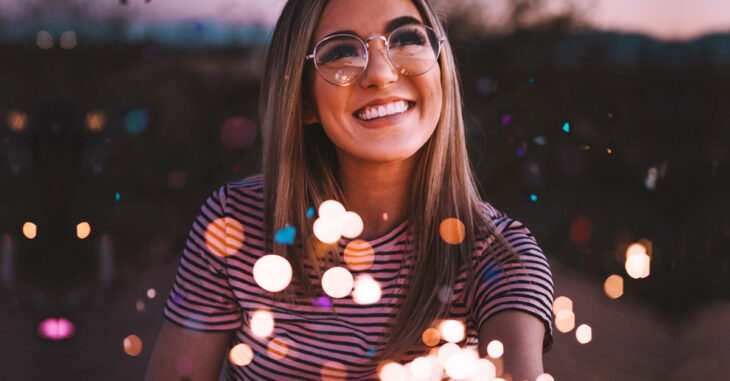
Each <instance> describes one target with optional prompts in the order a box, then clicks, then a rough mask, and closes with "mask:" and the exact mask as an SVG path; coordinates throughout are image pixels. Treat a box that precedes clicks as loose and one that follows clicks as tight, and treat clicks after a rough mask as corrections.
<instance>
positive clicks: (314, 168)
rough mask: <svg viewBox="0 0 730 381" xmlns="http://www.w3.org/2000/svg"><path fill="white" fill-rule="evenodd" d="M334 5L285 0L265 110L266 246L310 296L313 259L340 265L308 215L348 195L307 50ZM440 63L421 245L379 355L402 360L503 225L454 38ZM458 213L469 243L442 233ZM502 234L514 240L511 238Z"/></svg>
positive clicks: (415, 201)
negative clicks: (318, 108) (478, 164)
mask: <svg viewBox="0 0 730 381" xmlns="http://www.w3.org/2000/svg"><path fill="white" fill-rule="evenodd" d="M327 3H328V0H309V1H301V0H299V1H298V0H289V1H288V2H287V3H286V5H285V6H284V9H283V11H282V14H281V16H280V17H279V20H278V22H277V24H276V27H275V30H274V34H273V37H272V40H271V44H270V46H269V51H268V54H267V57H266V65H265V70H266V72H265V74H264V80H263V86H262V90H261V98H260V110H259V115H260V118H261V128H262V132H263V138H264V151H263V181H264V229H265V242H266V246H265V250H267V251H269V252H274V253H278V254H280V255H282V256H285V257H286V258H287V259H288V260H289V262H290V263H291V265H292V268H293V271H294V281H295V287H294V289H296V290H297V291H302V292H301V293H298V294H299V295H300V296H301V295H304V296H305V297H312V296H315V295H316V294H317V291H316V289H315V288H316V287H315V286H316V285H315V284H313V283H312V282H311V281H310V277H311V276H312V271H311V270H308V269H307V268H306V267H307V265H308V266H311V268H312V270H313V271H314V273H316V274H317V275H318V277H317V279H320V277H319V276H320V275H321V270H320V269H321V267H320V266H321V264H322V263H326V262H331V263H333V264H339V263H340V261H339V255H338V252H337V250H336V247H335V246H334V245H332V246H325V245H321V244H319V243H318V241H317V240H316V239H315V238H314V236H313V234H312V228H311V222H310V221H308V220H307V217H306V213H307V210H308V208H309V207H311V206H317V205H319V204H320V203H322V202H323V201H325V200H328V199H336V200H343V195H342V191H341V187H340V184H339V181H338V178H337V175H336V174H337V165H338V164H337V156H336V154H335V149H334V145H333V144H332V142H330V141H329V139H328V138H327V136H326V135H325V134H324V132H323V131H322V129H321V126H304V121H305V117H304V110H305V107H306V106H305V103H306V102H305V99H306V96H307V94H308V93H309V89H308V88H307V83H308V79H307V78H306V74H305V60H304V57H305V55H306V54H308V53H309V52H308V50H309V48H310V47H311V46H312V45H313V43H314V41H312V39H313V35H314V31H315V28H316V27H317V23H318V22H319V19H320V17H321V15H322V13H323V11H324V9H325V7H326V5H327ZM414 4H415V5H416V7H417V8H418V10H419V12H420V13H421V16H422V17H423V19H424V21H425V23H426V24H427V25H429V26H431V27H432V28H433V29H434V30H435V31H436V32H437V33H438V34H439V35H442V36H444V35H445V30H444V28H443V26H442V24H441V22H440V21H439V18H438V16H437V14H436V12H435V11H434V9H433V8H432V6H431V4H430V3H429V1H428V0H414ZM439 65H440V66H441V85H442V91H443V94H442V95H443V97H442V99H443V103H442V108H441V116H440V119H439V121H438V125H437V127H436V129H435V131H434V133H433V135H432V136H431V138H430V139H429V140H428V142H427V143H426V144H425V145H424V147H422V148H421V149H420V151H419V152H418V153H417V155H418V157H417V166H416V171H415V176H414V179H413V182H412V184H411V194H412V195H413V197H412V198H411V199H410V204H409V205H408V220H409V234H410V235H411V238H412V241H413V242H414V246H415V248H414V249H415V251H414V252H415V253H417V254H416V261H415V267H414V269H413V270H412V272H411V273H410V277H409V279H408V280H407V282H408V283H407V287H408V292H407V295H406V297H405V300H404V302H403V305H402V306H401V307H400V309H399V311H398V313H397V315H396V318H395V320H394V321H393V324H392V326H391V329H390V336H389V337H388V339H387V342H386V343H385V348H384V350H383V351H382V352H381V353H379V354H378V355H377V356H376V359H398V358H399V357H400V356H401V355H403V354H405V353H406V352H407V351H408V350H409V349H411V348H413V346H414V345H415V344H417V343H418V342H419V340H420V338H421V334H422V333H423V331H424V330H425V329H426V328H428V327H429V326H431V325H432V324H433V323H434V321H435V320H436V319H439V318H442V317H445V316H446V314H447V313H448V311H449V308H450V301H451V295H450V293H451V292H453V287H454V285H455V284H456V280H457V277H458V275H459V273H460V271H462V270H463V269H464V268H466V270H467V274H468V275H467V283H466V284H467V287H468V285H471V284H472V283H473V280H474V271H473V269H472V267H471V266H470V264H471V256H472V250H473V249H474V242H475V239H476V237H477V236H484V235H486V234H489V233H495V229H494V224H493V223H492V221H491V220H490V219H489V217H488V216H487V215H485V213H484V212H483V209H482V206H481V205H480V203H481V198H480V196H479V192H478V189H477V186H476V183H475V181H474V178H473V175H472V170H471V167H470V164H469V159H468V156H467V149H466V141H465V136H464V121H463V118H462V109H461V90H460V86H459V80H458V74H457V70H456V65H455V63H454V57H453V55H452V52H451V47H450V45H449V43H448V41H446V42H445V43H444V44H443V47H442V50H441V55H440V59H439ZM449 217H454V218H458V219H459V220H461V221H462V222H464V225H465V230H466V238H465V239H464V241H463V242H462V243H461V244H460V245H450V244H448V243H446V242H444V241H443V240H442V239H440V236H439V224H440V223H441V221H443V220H444V219H446V218H449ZM286 225H293V226H295V227H296V229H297V237H298V240H297V243H298V245H281V244H278V243H276V242H274V240H273V235H274V232H275V231H276V230H277V229H280V228H282V227H284V226H286ZM496 237H497V239H498V240H499V241H500V242H502V244H503V245H505V246H506V247H508V248H509V245H508V244H507V243H506V241H505V240H504V238H503V237H501V236H500V235H498V234H496ZM510 251H512V252H513V250H510ZM513 254H514V252H513ZM290 288H292V287H290ZM444 290H445V291H446V292H447V294H446V295H444V294H443V293H444ZM289 291H291V292H294V291H292V290H289ZM439 294H441V295H439ZM442 300H444V302H442Z"/></svg>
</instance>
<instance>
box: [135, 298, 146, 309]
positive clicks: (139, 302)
mask: <svg viewBox="0 0 730 381" xmlns="http://www.w3.org/2000/svg"><path fill="white" fill-rule="evenodd" d="M134 307H135V308H136V309H137V312H144V310H145V305H144V301H143V300H142V299H138V300H137V302H136V303H135V305H134Z"/></svg>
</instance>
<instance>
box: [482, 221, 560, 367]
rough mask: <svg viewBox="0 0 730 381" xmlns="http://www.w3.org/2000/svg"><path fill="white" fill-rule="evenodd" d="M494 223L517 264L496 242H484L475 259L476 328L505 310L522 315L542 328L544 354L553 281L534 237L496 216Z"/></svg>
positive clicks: (547, 347)
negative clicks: (535, 320) (510, 249)
mask: <svg viewBox="0 0 730 381" xmlns="http://www.w3.org/2000/svg"><path fill="white" fill-rule="evenodd" d="M495 217H496V218H495V219H494V220H493V222H494V225H495V227H496V228H497V233H501V234H502V236H503V237H504V238H505V240H506V241H507V242H508V243H509V244H510V245H511V246H512V247H513V248H514V249H515V252H516V253H517V254H518V256H519V259H520V260H521V262H522V263H520V261H518V260H517V259H516V258H515V256H513V255H511V254H510V251H509V249H508V248H506V247H504V245H502V244H501V243H500V241H499V240H496V239H491V238H490V240H488V241H487V243H488V244H487V247H486V248H485V249H484V250H483V251H482V252H481V254H480V256H479V257H478V259H477V273H476V274H477V279H476V284H475V288H474V289H475V294H474V304H473V306H472V307H473V312H474V314H475V319H476V322H477V324H478V325H477V326H478V327H479V328H481V326H482V324H483V323H484V322H485V321H486V320H487V319H489V318H490V317H491V316H493V315H494V314H496V313H498V312H500V311H505V310H517V311H523V312H526V313H528V314H530V315H533V316H535V317H537V318H538V319H539V320H540V321H542V322H543V324H544V325H545V336H544V337H543V348H542V350H543V353H544V352H547V351H548V350H550V348H551V347H552V343H553V332H552V324H551V322H552V303H553V295H554V294H553V280H552V274H551V272H550V266H549V264H548V262H547V259H546V258H545V255H544V254H543V252H542V250H541V249H540V247H539V246H538V245H537V242H536V240H535V237H533V235H532V233H530V231H529V230H528V229H527V228H526V227H525V226H524V225H522V223H520V222H518V221H515V220H512V219H510V218H508V217H506V216H504V215H503V214H501V213H499V214H498V215H496V216H495Z"/></svg>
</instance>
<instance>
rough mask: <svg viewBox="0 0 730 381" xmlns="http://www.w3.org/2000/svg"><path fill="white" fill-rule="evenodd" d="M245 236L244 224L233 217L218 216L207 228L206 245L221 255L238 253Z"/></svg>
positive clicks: (211, 250) (214, 252)
mask: <svg viewBox="0 0 730 381" xmlns="http://www.w3.org/2000/svg"><path fill="white" fill-rule="evenodd" d="M244 237H245V235H244V232H243V225H242V224H241V223H240V222H238V221H237V220H236V219H234V218H231V217H222V218H217V219H215V220H213V221H212V222H211V223H210V224H208V226H207V227H206V228H205V245H206V247H208V250H209V251H210V252H211V253H213V254H214V255H217V256H219V257H228V256H230V255H234V254H236V253H237V252H238V250H239V249H240V248H241V247H242V246H243V240H244Z"/></svg>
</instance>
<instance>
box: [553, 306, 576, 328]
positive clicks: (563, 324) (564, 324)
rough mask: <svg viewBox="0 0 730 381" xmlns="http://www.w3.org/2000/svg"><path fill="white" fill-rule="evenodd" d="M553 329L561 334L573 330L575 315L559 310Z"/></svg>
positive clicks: (569, 311)
mask: <svg viewBox="0 0 730 381" xmlns="http://www.w3.org/2000/svg"><path fill="white" fill-rule="evenodd" d="M555 328H557V330H558V331H560V332H562V333H566V332H570V331H571V330H572V329H573V328H575V314H574V313H573V311H571V310H567V309H566V310H561V311H560V312H558V313H557V314H556V316H555Z"/></svg>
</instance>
